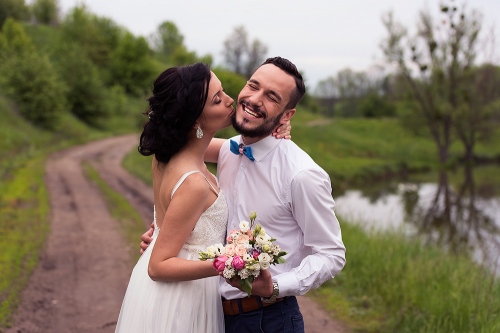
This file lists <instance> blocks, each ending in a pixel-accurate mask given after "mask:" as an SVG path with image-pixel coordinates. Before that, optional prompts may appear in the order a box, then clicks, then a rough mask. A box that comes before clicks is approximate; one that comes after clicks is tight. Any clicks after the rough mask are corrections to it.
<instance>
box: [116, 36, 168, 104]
mask: <svg viewBox="0 0 500 333" xmlns="http://www.w3.org/2000/svg"><path fill="white" fill-rule="evenodd" d="M150 53H151V52H150V49H149V45H148V43H147V41H146V39H145V38H144V37H134V36H133V35H132V34H131V33H126V34H125V37H124V38H122V40H121V41H120V43H119V44H118V47H117V48H116V49H115V50H114V51H113V54H112V63H111V66H110V70H111V76H112V81H113V83H114V84H119V85H121V86H122V87H123V88H125V91H126V92H127V93H131V94H134V95H142V94H143V93H145V92H146V91H148V90H149V88H150V86H151V83H152V82H153V79H154V76H155V75H156V74H158V73H156V72H155V68H154V65H153V63H152V59H151V57H150Z"/></svg>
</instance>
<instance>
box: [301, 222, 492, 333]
mask: <svg viewBox="0 0 500 333" xmlns="http://www.w3.org/2000/svg"><path fill="white" fill-rule="evenodd" d="M342 235H343V240H344V243H345V245H346V248H347V253H346V256H347V264H346V266H345V268H344V270H343V271H342V272H341V273H340V274H339V275H338V276H337V277H336V278H335V279H333V280H330V281H329V282H327V283H325V284H324V285H323V286H322V287H320V288H319V289H317V290H315V291H313V292H311V293H310V295H312V296H313V298H315V299H316V300H318V301H319V302H320V303H322V304H323V305H324V306H325V308H326V309H328V310H330V311H332V312H333V313H335V317H337V318H340V319H342V320H344V321H346V322H347V323H349V325H350V326H351V327H352V328H353V329H354V330H355V331H356V332H398V333H404V332H408V333H410V332H411V333H418V332H422V333H432V332H435V333H441V332H456V333H458V332H464V333H465V332H484V333H486V332H491V333H493V332H500V282H499V281H498V280H495V279H494V277H493V276H492V275H491V274H490V273H489V271H488V270H487V269H486V268H484V267H481V266H479V265H477V264H475V263H473V262H472V261H471V260H470V259H469V258H468V257H466V256H465V255H450V254H447V253H446V252H444V251H443V250H442V249H440V248H438V247H434V246H429V245H425V246H423V245H422V244H421V243H420V242H419V240H418V239H408V238H407V237H405V236H404V235H403V234H402V233H398V232H384V233H380V232H374V233H370V234H367V233H366V232H364V231H363V230H362V229H361V228H360V227H359V226H356V225H354V224H352V223H345V222H342Z"/></svg>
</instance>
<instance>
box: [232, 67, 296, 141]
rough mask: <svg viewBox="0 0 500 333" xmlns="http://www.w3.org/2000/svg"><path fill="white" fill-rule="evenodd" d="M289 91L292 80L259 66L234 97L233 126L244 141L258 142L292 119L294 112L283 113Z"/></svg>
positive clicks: (290, 90) (283, 74)
mask: <svg viewBox="0 0 500 333" xmlns="http://www.w3.org/2000/svg"><path fill="white" fill-rule="evenodd" d="M293 89H295V80H294V79H293V77H292V76H291V75H289V74H287V73H286V72H284V71H283V70H281V69H280V68H279V67H276V66H275V65H273V64H265V65H263V66H261V67H259V68H258V69H257V70H256V71H255V73H254V74H253V75H252V77H251V78H250V79H249V80H248V81H247V84H246V85H245V86H244V87H243V89H242V90H241V92H240V94H239V95H238V102H237V104H236V112H235V114H234V115H233V118H232V122H233V127H234V128H235V129H236V131H238V132H239V133H240V134H242V135H243V136H245V137H248V138H256V139H258V140H260V139H261V138H264V137H266V136H268V135H270V134H271V133H272V132H273V130H274V129H276V128H277V127H278V125H279V124H280V122H286V120H288V119H289V118H291V116H293V113H294V112H295V110H294V109H292V110H285V106H286V105H287V103H288V102H289V100H290V96H291V93H292V91H293ZM290 113H291V114H290ZM255 141H257V140H255ZM247 143H248V142H247Z"/></svg>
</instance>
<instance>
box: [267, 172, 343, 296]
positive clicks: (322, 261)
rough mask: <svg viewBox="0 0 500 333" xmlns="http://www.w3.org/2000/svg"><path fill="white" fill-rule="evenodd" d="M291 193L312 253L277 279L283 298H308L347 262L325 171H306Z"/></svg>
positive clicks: (306, 245)
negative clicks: (308, 293)
mask: <svg viewBox="0 0 500 333" xmlns="http://www.w3.org/2000/svg"><path fill="white" fill-rule="evenodd" d="M289 190H290V197H291V210H292V214H293V216H294V218H295V220H296V221H297V223H298V225H299V227H300V229H301V230H302V232H303V237H304V247H305V249H307V250H308V251H310V254H309V255H307V256H305V258H304V259H303V260H302V261H301V263H300V265H299V266H298V267H294V268H293V269H292V270H290V271H288V272H286V273H282V274H279V275H277V276H275V277H274V278H275V279H276V280H277V282H278V285H279V288H280V293H279V296H281V297H282V296H292V295H304V294H305V293H307V291H309V290H310V289H314V288H317V287H319V286H320V285H321V284H323V283H324V282H325V281H327V280H330V279H332V278H334V277H335V276H336V275H337V274H338V273H339V272H340V271H341V270H342V268H343V267H344V265H345V262H346V258H345V251H346V249H345V246H344V243H343V242H342V233H341V229H340V224H339V221H338V219H337V217H336V216H335V212H334V207H335V201H334V200H333V198H332V195H331V192H332V189H331V183H330V179H329V176H328V174H327V173H326V172H325V171H323V170H321V169H307V170H303V171H301V172H300V173H298V174H297V175H295V176H294V177H293V180H292V182H291V184H290V188H289Z"/></svg>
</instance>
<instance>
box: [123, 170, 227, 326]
mask: <svg viewBox="0 0 500 333" xmlns="http://www.w3.org/2000/svg"><path fill="white" fill-rule="evenodd" d="M195 172H199V171H191V172H188V173H186V174H185V175H184V176H183V177H181V179H180V180H179V181H178V182H177V185H176V186H175V187H174V189H173V190H172V196H173V195H174V192H175V191H176V190H177V188H178V187H179V186H180V185H181V184H182V182H183V181H184V179H186V177H188V176H189V175H191V174H193V173H195ZM205 179H206V178H205ZM207 182H208V183H209V184H210V187H211V188H212V189H213V190H214V192H215V193H216V194H218V197H217V199H216V200H215V201H214V202H213V204H212V205H211V206H210V207H209V208H208V209H207V210H206V211H204V212H203V214H202V215H201V216H200V219H199V220H198V222H197V223H196V226H195V228H194V229H193V231H192V232H191V236H190V237H189V239H188V240H187V241H186V243H185V244H184V246H183V247H182V249H181V251H180V252H179V255H178V257H179V258H184V259H189V260H199V259H198V251H204V250H205V249H206V247H207V246H209V245H213V244H216V243H224V239H225V235H226V225H227V218H228V210H227V204H226V200H225V198H224V195H223V193H222V192H219V193H217V191H216V189H215V188H214V186H212V184H211V183H210V181H209V180H208V179H207ZM154 224H155V231H154V234H153V241H152V242H151V245H150V246H149V247H148V248H147V250H146V251H145V252H144V253H143V254H142V256H141V258H140V259H139V261H138V262H137V264H136V265H135V267H134V270H133V271H132V275H131V277H130V281H129V284H128V288H127V292H126V293H125V297H124V300H123V304H122V308H121V311H120V315H119V317H118V322H117V324H116V331H115V332H119V333H125V332H126V333H221V332H224V314H223V312H222V303H221V297H220V293H219V279H220V277H219V276H214V277H209V278H204V279H198V280H192V281H181V282H156V281H153V280H151V278H150V277H149V275H148V264H149V258H150V256H151V251H152V250H153V247H154V246H155V243H156V239H157V236H158V233H159V232H160V230H159V228H158V226H157V224H156V213H155V221H154ZM166 232H169V230H166Z"/></svg>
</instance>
